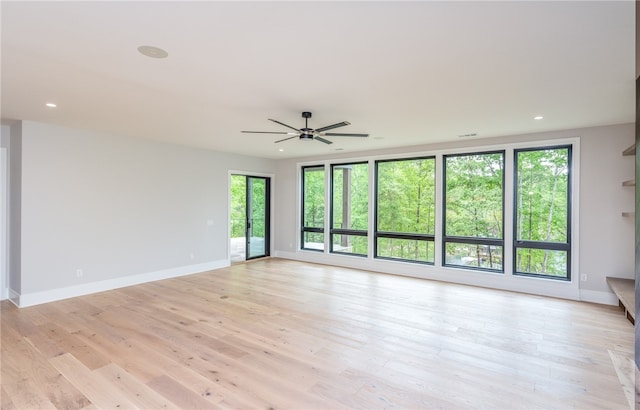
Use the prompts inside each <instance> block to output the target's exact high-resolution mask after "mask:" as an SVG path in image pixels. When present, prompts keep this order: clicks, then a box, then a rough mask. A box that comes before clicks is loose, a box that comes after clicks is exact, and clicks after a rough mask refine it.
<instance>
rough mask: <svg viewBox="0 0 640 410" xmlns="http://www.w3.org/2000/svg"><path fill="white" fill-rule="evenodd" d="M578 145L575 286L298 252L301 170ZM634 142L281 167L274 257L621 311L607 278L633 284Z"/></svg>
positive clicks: (616, 131)
mask: <svg viewBox="0 0 640 410" xmlns="http://www.w3.org/2000/svg"><path fill="white" fill-rule="evenodd" d="M575 138H578V139H579V144H578V145H579V150H578V152H577V154H578V155H577V156H576V158H578V161H576V162H577V163H576V164H575V166H576V169H577V170H578V173H579V175H577V177H578V178H577V180H578V181H579V186H578V187H574V193H578V194H579V197H576V198H575V200H576V202H575V205H576V208H575V212H576V214H575V215H574V216H575V218H574V223H577V225H578V226H577V227H576V228H577V229H576V231H577V232H578V237H577V238H573V251H574V253H575V259H574V262H575V264H576V265H577V266H576V265H574V267H575V268H576V269H575V270H574V271H573V278H572V281H571V282H570V283H566V282H560V281H552V280H544V279H535V278H525V277H516V276H513V275H510V274H508V273H507V274H504V275H496V274H491V273H483V272H477V271H465V270H460V269H452V268H444V267H439V266H424V265H418V264H410V263H402V262H390V261H382V260H374V259H372V258H368V259H366V258H358V257H350V256H344V255H328V254H321V253H317V252H310V251H301V250H299V249H298V248H299V245H298V232H299V226H298V220H297V217H293V215H298V204H299V191H298V190H297V189H292V187H297V186H298V185H299V181H298V167H299V164H300V163H305V164H308V163H313V162H314V161H316V162H322V161H326V160H329V159H343V160H345V159H348V160H363V159H371V158H379V157H383V156H384V157H389V155H392V154H397V155H399V156H403V155H404V156H406V155H407V154H417V153H420V154H430V153H431V154H433V153H436V152H443V151H447V150H449V151H451V150H458V151H459V152H464V151H466V150H470V149H476V148H477V149H479V150H482V149H483V147H494V146H496V145H501V144H503V145H509V144H511V145H513V144H521V143H526V142H534V143H535V142H536V141H553V140H567V139H575ZM633 142H634V125H633V124H623V125H615V126H608V127H595V128H585V129H576V130H567V131H558V132H545V133H537V134H530V135H520V136H512V137H501V138H492V139H485V140H465V141H460V142H455V143H447V144H434V145H424V146H419V147H411V148H397V149H392V150H379V151H371V152H366V153H349V154H341V155H332V156H323V157H315V158H303V159H292V160H282V161H279V162H278V169H277V176H278V181H277V184H276V188H277V191H278V193H279V195H278V196H277V197H276V218H277V219H278V221H279V222H278V235H277V239H276V242H275V250H276V252H275V256H280V257H285V258H291V259H297V260H306V261H311V262H319V263H329V264H335V265H340V266H349V267H356V268H363V269H369V270H374V271H380V272H388V273H395V274H403V275H410V276H417V277H423V278H428V279H437V280H445V281H452V282H458V283H466V284H472V285H477V286H487V287H493V288H499V289H507V290H514V291H521V292H529V293H534V294H540V295H549V296H557V297H565V298H571V299H581V300H587V301H593V302H599V303H611V304H613V303H617V301H616V299H615V297H614V295H613V293H611V291H610V289H609V287H608V285H607V284H606V282H605V277H606V276H618V277H628V278H632V277H633V267H634V219H633V218H623V217H622V216H621V213H622V211H624V210H633V207H634V189H633V187H631V188H629V187H622V185H621V183H622V181H624V180H628V179H632V178H633V176H634V159H633V158H632V157H623V156H622V151H623V150H624V149H625V148H627V147H628V146H630V145H631V144H633ZM582 273H584V274H587V280H586V281H580V274H582Z"/></svg>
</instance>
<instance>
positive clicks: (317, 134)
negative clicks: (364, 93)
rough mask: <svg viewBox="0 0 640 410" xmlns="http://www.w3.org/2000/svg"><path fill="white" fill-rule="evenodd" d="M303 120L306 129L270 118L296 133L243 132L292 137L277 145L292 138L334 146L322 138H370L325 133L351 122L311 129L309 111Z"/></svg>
mask: <svg viewBox="0 0 640 410" xmlns="http://www.w3.org/2000/svg"><path fill="white" fill-rule="evenodd" d="M302 118H304V128H300V129H297V128H294V127H292V126H290V125H287V124H285V123H283V122H280V121H277V120H272V119H271V118H269V121H273V122H275V123H276V124H280V125H282V126H285V127H287V128H291V129H292V130H294V131H295V132H272V131H242V132H244V133H249V134H286V135H291V136H290V137H287V138H283V139H281V140H278V141H275V143H276V144H277V143H278V142H282V141H287V140H290V139H292V138H299V139H301V140H317V141H320V142H324V143H325V144H333V142H332V141H329V140H328V139H325V138H322V137H368V136H369V134H348V133H336V132H325V131H328V130H332V129H334V128H339V127H344V126H345V125H349V124H351V123H350V122H347V121H342V122H338V123H335V124H332V125H327V126H326V127H320V128H316V129H313V128H309V123H308V122H309V118H311V113H310V112H308V111H304V112H303V113H302Z"/></svg>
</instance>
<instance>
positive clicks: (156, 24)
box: [1, 1, 635, 158]
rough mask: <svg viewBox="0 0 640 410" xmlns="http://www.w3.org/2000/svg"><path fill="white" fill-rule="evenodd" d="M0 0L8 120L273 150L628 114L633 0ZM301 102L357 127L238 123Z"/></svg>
mask: <svg viewBox="0 0 640 410" xmlns="http://www.w3.org/2000/svg"><path fill="white" fill-rule="evenodd" d="M1 13H2V16H1V17H2V49H1V51H2V106H1V109H2V118H3V119H5V120H6V119H24V120H35V121H42V122H47V123H53V124H60V125H65V126H71V127H76V128H83V129H91V130H97V131H103V132H109V133H116V134H121V135H125V136H131V137H144V138H152V139H156V140H161V141H167V142H171V143H177V144H182V145H189V146H196V147H204V148H210V149H214V150H218V151H225V152H234V153H241V154H247V155H254V156H261V157H268V158H286V157H297V156H304V155H312V154H322V153H333V152H335V150H336V149H340V148H341V149H343V150H345V151H361V150H368V149H377V148H386V147H397V146H408V145H418V144H425V143H431V142H440V141H446V140H457V139H458V138H459V137H458V135H461V134H469V133H477V134H478V138H482V137H493V136H503V135H512V134H521V133H529V132H538V131H546V130H559V129H569V128H578V127H588V126H596V125H607V124H617V123H625V122H632V121H634V119H635V109H634V107H635V106H634V103H635V83H634V81H635V54H634V52H635V42H634V40H635V25H634V24H635V22H634V16H635V8H634V1H605V2H593V1H585V2H581V1H570V2H553V1H534V2H522V1H520V2H517V1H505V2H483V1H472V2H397V1H393V2H364V1H360V2H269V1H260V2H99V3H98V2H10V1H2V3H1ZM141 45H151V46H156V47H161V48H163V49H165V50H166V51H167V52H168V53H169V56H168V58H165V59H152V58H149V57H145V56H143V55H141V54H139V53H138V51H137V48H138V47H139V46H141ZM46 102H55V103H56V104H58V107H57V108H55V109H51V108H47V107H45V103H46ZM302 111H312V112H313V118H312V119H311V120H310V124H309V125H310V126H311V127H313V128H318V127H321V126H325V125H329V124H333V123H336V122H340V121H345V120H346V121H349V122H351V125H350V126H347V127H344V128H340V129H335V130H332V132H349V133H369V134H370V137H369V138H367V139H360V138H345V137H343V138H339V137H334V138H329V137H327V138H328V139H331V140H333V141H334V144H332V145H325V144H322V143H321V142H317V141H310V142H306V141H299V140H297V139H292V140H289V141H286V142H283V143H280V144H274V143H273V142H274V141H276V140H278V139H280V138H282V137H283V136H281V135H270V134H242V133H241V132H240V131H241V130H257V131H285V132H286V131H289V130H288V129H287V128H284V127H281V126H279V125H277V124H275V123H272V122H270V121H267V119H268V118H274V119H277V120H279V121H282V122H284V123H287V124H290V125H292V126H294V127H296V128H301V127H302V126H303V125H304V120H303V119H302V118H301V112H302ZM537 115H543V116H544V119H543V120H538V121H536V120H533V117H534V116H537ZM279 148H283V149H284V151H283V152H280V151H278V149H279Z"/></svg>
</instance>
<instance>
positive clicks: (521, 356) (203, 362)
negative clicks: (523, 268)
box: [0, 259, 633, 410]
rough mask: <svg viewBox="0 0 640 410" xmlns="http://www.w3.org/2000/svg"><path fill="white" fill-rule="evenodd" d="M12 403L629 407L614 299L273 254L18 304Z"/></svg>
mask: <svg viewBox="0 0 640 410" xmlns="http://www.w3.org/2000/svg"><path fill="white" fill-rule="evenodd" d="M1 307H2V312H1V313H2V335H1V336H2V337H1V341H2V344H1V349H2V391H1V392H0V394H1V396H2V402H1V406H2V408H3V409H13V408H18V409H31V408H59V409H76V408H87V409H95V408H104V409H116V408H117V409H129V408H144V409H159V408H184V409H192V408H193V409H195V408H233V409H285V408H289V409H340V408H366V409H383V408H405V409H440V408H446V409H458V408H483V409H520V408H522V409H591V408H593V409H625V410H626V409H629V408H630V405H629V402H628V399H627V397H626V396H625V392H624V390H623V387H622V385H621V383H620V379H619V376H618V375H617V374H616V369H615V368H614V365H613V364H612V363H613V361H614V360H616V359H617V358H623V360H624V358H629V357H632V355H633V327H632V325H631V324H630V323H629V322H628V321H627V320H626V318H625V317H624V315H623V314H621V313H620V311H619V310H618V308H617V307H610V306H601V305H594V304H587V303H580V302H573V301H566V300H559V299H552V298H545V297H537V296H531V295H524V294H517V293H510V292H502V291H497V290H490V289H481V288H474V287H469V286H460V285H453V284H446V283H439V282H431V281H426V280H420V279H413V278H406V277H400V276H392V275H384V274H377V273H371V272H363V271H358V270H351V269H345V268H337V267H331V266H322V265H313V264H307V263H302V262H295V261H286V260H279V259H265V260H258V261H254V262H251V263H245V264H238V265H233V266H231V267H229V268H225V269H220V270H216V271H212V272H207V273H202V274H196V275H190V276H185V277H181V278H176V279H170V280H165V281H160V282H155V283H149V284H144V285H139V286H133V287H129V288H123V289H119V290H114V291H110V292H103V293H99V294H94V295H90V296H84V297H78V298H74V299H69V300H64V301H60V302H55V303H49V304H46V305H40V306H35V307H30V308H24V309H18V308H16V307H14V306H13V305H11V304H10V303H9V302H7V301H4V302H2V305H1Z"/></svg>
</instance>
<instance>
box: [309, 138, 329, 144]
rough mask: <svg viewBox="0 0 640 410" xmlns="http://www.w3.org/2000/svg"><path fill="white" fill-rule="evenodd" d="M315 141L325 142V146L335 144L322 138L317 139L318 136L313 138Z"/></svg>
mask: <svg viewBox="0 0 640 410" xmlns="http://www.w3.org/2000/svg"><path fill="white" fill-rule="evenodd" d="M313 139H314V140H318V141H320V142H324V143H325V144H333V142H331V141H329V140H326V139H324V138H322V137H317V136H316V137H313Z"/></svg>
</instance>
